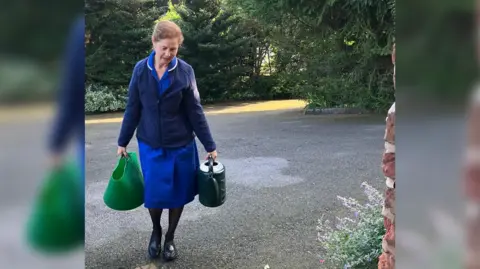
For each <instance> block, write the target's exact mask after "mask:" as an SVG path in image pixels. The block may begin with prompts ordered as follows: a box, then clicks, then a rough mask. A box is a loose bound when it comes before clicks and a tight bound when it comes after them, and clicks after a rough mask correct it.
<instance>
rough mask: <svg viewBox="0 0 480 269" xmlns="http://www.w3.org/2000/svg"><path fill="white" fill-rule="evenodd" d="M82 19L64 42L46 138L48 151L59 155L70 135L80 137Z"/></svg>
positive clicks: (78, 20)
mask: <svg viewBox="0 0 480 269" xmlns="http://www.w3.org/2000/svg"><path fill="white" fill-rule="evenodd" d="M84 27H85V20H84V18H83V16H82V17H80V18H78V19H77V20H76V21H75V23H74V25H73V27H72V29H71V33H70V36H69V39H68V42H67V47H66V51H65V56H64V63H63V65H64V70H65V73H64V74H63V77H62V81H61V85H60V89H59V99H58V111H57V113H56V115H55V119H54V122H53V126H52V131H51V133H50V135H49V138H48V148H49V150H50V152H55V153H61V152H63V151H64V150H65V147H66V144H67V142H68V140H69V138H70V137H71V136H73V135H74V134H78V135H79V136H81V138H83V137H82V136H83V135H84V134H83V130H84V124H85V122H84V119H85V116H84V115H85V110H84V100H85V83H84V78H85V55H84V53H85V51H84V38H85V36H84Z"/></svg>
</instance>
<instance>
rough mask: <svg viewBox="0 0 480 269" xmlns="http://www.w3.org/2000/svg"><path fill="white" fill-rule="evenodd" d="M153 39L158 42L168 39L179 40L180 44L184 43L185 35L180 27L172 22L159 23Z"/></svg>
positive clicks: (154, 30)
mask: <svg viewBox="0 0 480 269" xmlns="http://www.w3.org/2000/svg"><path fill="white" fill-rule="evenodd" d="M152 38H153V40H154V41H155V42H158V41H160V40H162V39H166V38H178V43H179V44H180V45H181V44H182V43H183V33H182V30H181V29H180V27H178V25H177V24H175V23H174V22H172V21H159V22H157V24H156V25H155V28H154V29H153V33H152Z"/></svg>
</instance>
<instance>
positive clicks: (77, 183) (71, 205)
mask: <svg viewBox="0 0 480 269" xmlns="http://www.w3.org/2000/svg"><path fill="white" fill-rule="evenodd" d="M80 175H81V173H79V171H78V167H77V165H76V164H75V163H73V162H65V163H62V164H61V165H60V166H59V167H58V168H56V169H53V170H52V171H51V173H50V174H49V175H47V178H46V179H45V183H44V185H43V187H42V189H41V190H40V194H39V196H38V197H37V201H35V205H34V209H33V212H32V215H31V217H30V220H29V221H28V224H27V238H28V241H29V243H30V244H31V245H32V246H33V247H34V248H35V249H37V250H40V251H42V252H44V251H47V252H50V251H68V250H71V249H72V248H75V247H78V246H79V245H81V244H83V242H84V239H85V233H84V223H85V220H84V218H83V210H84V207H85V205H84V201H83V200H84V198H83V197H82V196H81V195H82V191H80V189H81V188H84V186H82V185H81V180H80V179H79V177H80Z"/></svg>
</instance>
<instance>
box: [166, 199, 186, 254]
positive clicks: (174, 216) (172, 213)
mask: <svg viewBox="0 0 480 269" xmlns="http://www.w3.org/2000/svg"><path fill="white" fill-rule="evenodd" d="M182 212H183V206H182V207H178V208H171V209H169V212H168V231H167V233H166V234H165V246H164V250H163V257H164V258H165V259H166V260H174V259H175V258H177V250H176V248H175V244H174V242H173V241H174V239H175V230H176V229H177V226H178V222H179V221H180V217H181V216H182Z"/></svg>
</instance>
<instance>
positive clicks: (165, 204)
mask: <svg viewBox="0 0 480 269" xmlns="http://www.w3.org/2000/svg"><path fill="white" fill-rule="evenodd" d="M154 55H155V54H154V53H152V54H151V55H150V57H149V59H148V61H149V64H150V66H154V64H153V59H154ZM175 61H177V59H176V58H174V59H173V61H172V63H171V65H173V66H175V65H176V62H175ZM169 68H170V67H169ZM170 71H171V70H170V69H168V70H167V71H165V73H164V75H163V76H162V77H161V78H159V77H158V75H157V72H156V70H155V68H152V71H151V75H152V76H153V77H154V78H155V80H156V81H157V88H158V91H159V93H160V94H162V93H163V91H165V90H166V89H167V87H168V85H169V84H170V81H169V79H168V72H170ZM138 147H139V154H140V163H141V167H142V173H143V176H144V180H145V201H144V206H145V207H146V208H177V207H182V206H184V205H186V204H188V203H190V202H192V201H193V200H194V199H195V196H196V195H197V194H198V189H197V181H196V174H197V169H198V167H199V158H198V151H197V145H196V143H195V139H193V140H192V141H191V142H190V143H188V144H187V145H185V146H182V147H178V148H152V147H151V146H149V145H148V144H146V143H144V142H143V141H141V140H140V139H138Z"/></svg>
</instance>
